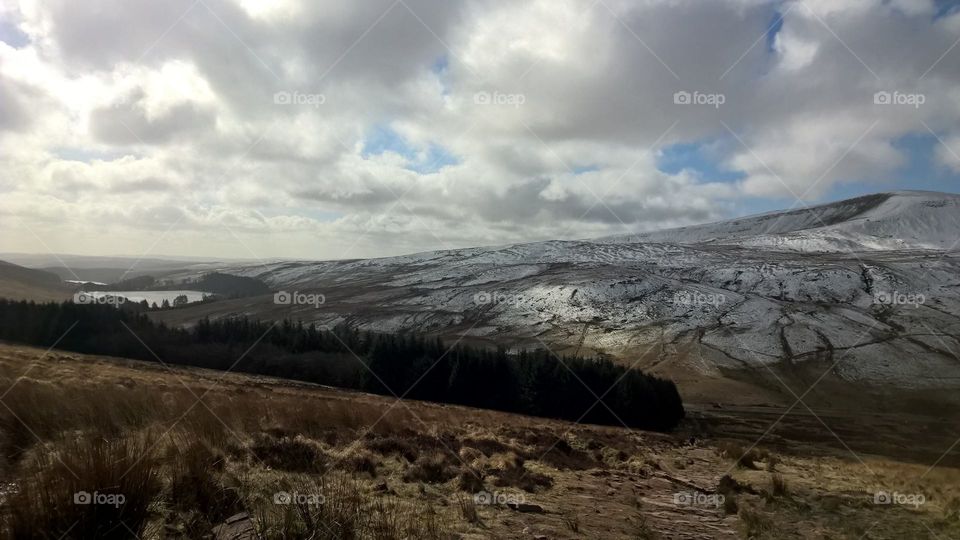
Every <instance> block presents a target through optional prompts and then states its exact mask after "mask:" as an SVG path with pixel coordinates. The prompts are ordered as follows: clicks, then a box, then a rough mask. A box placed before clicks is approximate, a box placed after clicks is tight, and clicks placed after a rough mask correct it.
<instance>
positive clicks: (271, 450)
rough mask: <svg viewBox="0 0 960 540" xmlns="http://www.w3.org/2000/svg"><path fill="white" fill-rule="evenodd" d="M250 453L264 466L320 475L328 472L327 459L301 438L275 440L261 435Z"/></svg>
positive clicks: (311, 444)
mask: <svg viewBox="0 0 960 540" xmlns="http://www.w3.org/2000/svg"><path fill="white" fill-rule="evenodd" d="M250 451H251V453H252V454H253V456H254V457H255V458H257V459H258V460H259V461H261V462H262V463H263V464H264V465H267V466H268V467H272V468H274V469H280V470H283V471H289V472H305V473H320V472H323V471H324V470H326V464H327V457H326V455H324V454H323V453H322V452H321V451H320V450H318V449H317V447H316V446H315V445H314V444H313V443H311V442H309V441H306V440H303V439H300V438H291V437H283V438H280V439H275V438H273V437H270V436H265V435H261V436H259V437H257V438H256V439H255V440H254V443H253V444H252V445H251V446H250Z"/></svg>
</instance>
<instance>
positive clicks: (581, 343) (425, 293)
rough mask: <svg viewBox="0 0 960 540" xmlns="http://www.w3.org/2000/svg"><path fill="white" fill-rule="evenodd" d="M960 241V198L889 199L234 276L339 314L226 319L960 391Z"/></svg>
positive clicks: (299, 312)
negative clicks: (288, 319) (289, 321)
mask: <svg viewBox="0 0 960 540" xmlns="http://www.w3.org/2000/svg"><path fill="white" fill-rule="evenodd" d="M958 238H960V196H958V195H953V194H943V193H930V192H895V193H882V194H877V195H869V196H865V197H859V198H856V199H850V200H846V201H841V202H837V203H831V204H825V205H821V206H817V207H814V208H812V209H802V210H791V211H786V212H775V213H770V214H764V215H759V216H752V217H747V218H741V219H735V220H731V221H725V222H721V223H714V224H709V225H700V226H696V227H686V228H681V229H672V230H667V231H658V232H653V233H644V234H639V235H631V236H624V237H608V238H602V239H597V240H593V241H549V242H537V243H528V244H517V245H510V246H502V247H490V248H471V249H459V250H449V251H435V252H428V253H420V254H415V255H408V256H402V257H389V258H380V259H369V260H354V261H329V262H307V261H302V262H281V263H272V264H265V265H255V266H231V267H228V268H224V269H223V270H224V271H228V272H232V273H237V274H243V275H248V276H254V277H258V278H260V279H262V280H264V281H266V282H267V283H268V284H270V285H271V286H273V287H274V288H276V289H278V290H286V291H294V290H296V291H300V292H317V293H322V294H323V295H324V296H325V299H326V302H325V303H324V304H322V305H320V306H319V307H315V306H313V305H303V306H296V305H294V306H289V305H274V304H273V303H272V302H271V301H270V300H269V299H261V300H259V301H250V300H249V299H247V300H244V301H236V302H234V303H222V305H219V307H217V308H216V309H219V310H233V311H234V312H244V313H254V314H257V315H258V316H266V317H276V318H280V317H285V316H293V317H296V318H300V319H303V320H312V321H318V322H320V323H323V324H331V325H332V324H337V323H341V322H345V323H349V324H352V325H355V326H357V327H360V328H367V329H374V330H386V331H399V330H404V329H417V330H419V331H430V332H436V333H438V334H441V335H445V336H447V337H461V336H466V339H469V340H481V341H484V340H486V341H489V342H490V343H498V344H507V345H511V346H513V345H515V346H524V347H541V346H544V347H550V348H551V349H553V350H555V351H558V352H560V351H563V352H579V353H581V354H584V353H601V354H606V355H611V356H613V357H617V358H621V359H623V360H624V361H630V362H632V361H637V362H639V365H641V366H643V367H645V368H647V369H651V370H659V369H666V367H665V366H667V365H672V367H671V369H673V368H675V367H676V366H677V365H681V366H683V367H684V369H685V370H687V372H694V373H696V374H697V376H698V377H699V376H703V377H726V376H729V375H730V374H732V373H744V372H748V371H751V370H752V371H754V372H756V371H757V370H760V372H764V371H770V372H774V370H771V369H765V368H774V369H775V372H776V373H788V374H789V373H794V374H796V373H799V372H803V373H807V370H809V372H811V373H814V374H817V373H821V372H823V373H829V374H830V376H831V377H835V378H837V379H840V380H844V381H855V382H858V383H864V384H882V385H891V384H892V385H896V386H899V387H911V388H926V389H932V388H938V387H946V388H953V387H956V386H958V385H960V359H958V358H957V357H956V356H955V355H954V354H953V352H954V351H960V340H958V338H957V336H960V258H958V257H957V256H956V255H955V254H954V253H953V252H952V251H951V249H952V248H953V247H954V243H955V242H957V240H958ZM213 305H214V306H218V304H213ZM206 309H211V308H206ZM171 316H174V315H171ZM798 377H799V378H800V379H803V380H806V379H809V378H815V375H814V376H813V377H808V376H807V375H802V376H801V375H798ZM810 382H812V381H810Z"/></svg>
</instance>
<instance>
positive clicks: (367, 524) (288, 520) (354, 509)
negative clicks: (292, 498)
mask: <svg viewBox="0 0 960 540" xmlns="http://www.w3.org/2000/svg"><path fill="white" fill-rule="evenodd" d="M285 487H287V488H288V489H290V491H291V492H298V493H318V494H321V495H322V498H323V504H309V503H306V502H302V503H293V504H286V505H277V504H271V501H267V504H265V505H263V506H262V507H261V514H260V516H259V518H260V519H259V520H258V523H259V524H260V529H261V530H260V533H261V536H262V537H263V538H311V539H314V540H334V539H336V540H339V539H343V538H354V539H358V538H371V539H384V540H387V539H394V538H424V539H440V538H444V537H446V526H445V525H444V524H443V523H441V522H440V520H439V519H438V518H437V515H436V514H435V513H434V512H433V511H432V510H431V509H430V508H428V507H423V506H420V505H411V504H404V503H401V502H399V501H396V500H392V499H391V500H385V499H383V498H374V497H371V496H369V495H367V494H366V493H364V492H363V491H362V490H361V489H360V487H359V485H358V484H357V483H356V482H354V481H353V480H350V479H349V478H346V477H343V476H337V477H334V478H330V477H324V478H321V479H319V480H317V481H315V482H302V483H300V484H298V485H294V486H285Z"/></svg>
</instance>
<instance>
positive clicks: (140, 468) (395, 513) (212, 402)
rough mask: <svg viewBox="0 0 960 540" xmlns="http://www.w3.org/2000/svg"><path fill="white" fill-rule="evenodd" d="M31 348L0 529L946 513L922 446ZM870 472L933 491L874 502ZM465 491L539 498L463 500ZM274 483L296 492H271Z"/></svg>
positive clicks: (731, 528) (752, 526) (10, 373)
mask: <svg viewBox="0 0 960 540" xmlns="http://www.w3.org/2000/svg"><path fill="white" fill-rule="evenodd" d="M11 351H13V352H11ZM21 351H27V352H22V353H21ZM42 352H43V351H36V350H33V349H21V348H4V347H3V346H0V385H3V387H4V388H9V387H10V386H11V385H12V388H11V389H10V391H9V392H8V393H7V394H6V395H5V396H3V398H2V400H0V401H2V404H3V405H4V406H0V450H2V457H3V461H2V462H0V473H2V474H3V478H4V479H6V480H7V481H9V482H10V484H9V485H12V486H15V488H16V489H12V490H10V489H8V488H6V487H5V486H4V485H2V484H0V511H2V514H0V527H2V531H3V534H0V537H12V538H40V537H47V536H48V535H49V536H52V537H54V538H56V537H58V536H59V535H60V534H62V533H63V532H65V530H66V528H68V527H69V526H70V525H71V524H73V523H75V522H76V523H78V524H77V525H76V527H79V528H77V529H74V532H73V533H71V534H69V535H68V537H71V536H74V537H103V538H112V537H128V536H130V533H129V532H127V533H124V534H121V533H118V532H116V530H117V529H116V527H117V526H119V527H120V528H122V529H127V528H129V529H130V530H131V531H134V533H136V534H138V535H139V536H140V537H141V538H144V539H145V540H146V539H152V538H161V537H163V538H184V539H186V538H203V537H205V536H207V535H209V534H210V531H211V529H213V527H215V526H216V525H218V524H220V523H222V522H223V521H224V520H225V519H226V518H227V517H229V516H231V515H234V514H235V513H239V512H244V513H246V514H248V515H250V516H251V518H252V522H253V525H254V527H255V528H256V530H257V532H258V533H259V534H261V535H262V536H263V537H264V538H334V537H345V538H383V539H386V538H442V537H446V535H448V534H450V533H456V534H464V535H466V536H468V537H489V536H498V537H512V536H516V535H517V534H519V532H520V531H521V530H523V529H524V528H529V529H530V533H531V535H538V534H542V535H543V536H547V537H550V538H569V537H571V536H579V537H608V536H611V537H633V538H657V537H661V536H662V537H669V536H670V534H674V533H676V532H678V531H677V529H678V527H679V528H682V529H683V530H682V531H680V532H683V533H687V532H689V533H690V535H691V536H695V537H717V538H734V537H736V536H738V535H753V536H754V537H758V538H780V537H790V534H789V533H788V532H787V531H793V530H809V531H817V532H818V534H819V533H823V536H829V537H847V536H853V537H858V536H861V535H863V534H864V533H865V532H867V531H869V535H868V537H875V538H884V537H885V536H884V534H886V532H887V531H889V535H888V536H889V537H894V536H898V537H923V535H926V534H928V532H926V531H928V529H927V528H928V527H929V530H931V531H934V532H935V533H936V534H937V535H938V536H940V537H943V538H949V537H956V536H958V533H960V517H958V516H960V488H958V486H960V472H958V471H956V470H955V469H949V468H942V467H939V468H936V469H934V472H931V473H930V474H929V475H926V476H924V472H925V471H926V468H927V467H926V466H924V465H918V464H910V463H901V462H897V461H893V460H889V459H880V458H873V457H871V458H867V459H866V465H864V464H860V463H859V462H858V461H855V460H853V459H852V458H851V457H850V456H849V455H844V453H836V454H826V455H815V456H805V455H801V454H799V453H795V454H792V455H787V454H785V453H784V452H783V451H782V450H778V455H779V456H782V457H778V456H777V455H774V454H773V453H771V452H770V451H769V449H767V448H764V447H757V448H753V449H751V450H750V451H748V449H749V448H750V445H751V444H752V442H753V441H752V440H724V441H709V440H702V441H700V442H699V443H698V444H694V443H692V442H688V438H689V437H687V436H685V435H684V434H679V435H677V436H670V435H662V434H650V433H642V432H627V431H625V430H622V429H620V430H618V429H615V428H600V427H592V426H572V425H570V424H567V423H562V422H556V421H550V420H543V419H530V418H524V417H519V416H516V415H508V414H502V413H492V412H488V411H475V410H469V409H463V408H457V407H452V406H438V405H432V404H425V403H416V402H411V403H409V404H408V405H409V407H410V409H412V410H413V411H415V412H410V411H409V410H402V409H401V408H400V407H395V408H394V409H390V408H389V407H390V405H391V404H392V400H388V399H383V398H380V397H376V396H368V395H364V394H357V393H347V392H336V391H330V390H322V389H317V388H315V387H310V386H307V385H300V384H297V383H290V382H283V381H275V380H269V379H264V378H256V377H248V376H242V375H235V374H227V375H224V374H221V373H216V372H208V371H204V370H187V369H180V370H176V372H175V373H169V372H167V371H166V369H164V368H163V367H162V366H158V365H153V364H145V363H135V362H125V361H119V360H110V361H106V360H91V359H90V358H89V357H84V356H82V355H72V354H71V355H64V354H60V353H57V352H55V351H54V352H53V353H51V355H50V356H49V357H46V358H43V359H41V360H40V361H38V360H37V359H38V358H39V357H40V355H41V354H42ZM34 363H35V365H33V364H34ZM31 365H33V367H32V368H30V370H29V372H28V377H26V378H20V379H19V380H18V377H21V375H22V374H23V373H24V372H25V371H26V370H27V368H28V367H30V366H31ZM14 381H17V382H16V384H12V383H13V382H14ZM198 396H202V397H203V400H202V403H199V402H198V401H197V397H198ZM8 408H9V409H8ZM404 409H405V408H404ZM414 414H416V416H414ZM561 436H562V437H561ZM941 452H942V449H941ZM61 460H62V461H63V463H61ZM67 466H69V467H70V468H72V469H75V472H76V474H77V478H74V477H73V476H72V475H71V473H70V472H68V470H67V469H66V467H67ZM128 468H129V469H131V472H130V473H129V474H127V475H123V474H122V473H123V472H124V471H123V470H121V469H128ZM725 475H726V476H725ZM670 478H672V479H675V480H677V481H683V482H687V483H689V484H692V485H700V486H703V489H704V490H706V491H708V492H709V491H713V490H711V489H708V488H710V487H713V486H716V488H715V491H716V492H717V493H720V494H723V495H724V504H723V505H722V507H719V508H706V509H705V508H692V507H691V506H682V505H680V506H678V505H674V504H673V495H674V493H675V492H677V491H678V490H687V489H688V488H687V487H682V485H678V484H676V483H674V480H670ZM878 488H884V489H887V490H889V491H898V492H900V493H923V494H925V495H926V496H927V498H928V500H929V501H930V502H929V503H928V504H927V505H926V506H924V507H921V508H918V509H914V508H903V507H889V506H888V507H878V506H877V505H874V504H872V492H873V490H875V489H878ZM94 490H100V491H99V492H100V493H103V494H117V493H118V492H119V491H122V492H123V494H124V495H125V496H127V497H128V498H127V501H126V502H125V504H124V506H123V507H122V510H123V511H122V513H118V512H117V509H116V508H107V507H100V506H96V507H92V506H87V505H74V504H72V495H73V493H74V492H75V491H87V492H90V493H93V491H94ZM480 491H489V492H491V493H495V492H498V493H499V494H500V495H501V496H504V495H506V496H508V497H523V498H525V500H526V502H529V503H534V504H536V505H538V506H541V507H543V509H544V510H543V512H542V513H540V512H535V513H520V512H516V511H514V510H511V509H510V508H508V507H507V506H506V505H503V504H493V505H480V506H477V505H476V504H475V503H474V500H473V494H475V493H477V492H480ZM277 493H290V494H299V495H305V496H308V497H307V498H306V499H302V498H300V499H296V500H294V501H292V502H291V504H275V501H274V497H275V496H276V494H277ZM309 496H322V499H323V500H324V504H315V502H316V500H315V499H313V500H311V499H310V498H309ZM641 505H642V508H643V509H644V511H643V513H640V512H639V510H638V508H640V507H641ZM118 524H119V525H118ZM871 527H873V529H871ZM738 529H739V530H738ZM30 531H34V532H30ZM878 531H885V532H884V533H883V534H881V533H879V532H878ZM112 535H116V536H112Z"/></svg>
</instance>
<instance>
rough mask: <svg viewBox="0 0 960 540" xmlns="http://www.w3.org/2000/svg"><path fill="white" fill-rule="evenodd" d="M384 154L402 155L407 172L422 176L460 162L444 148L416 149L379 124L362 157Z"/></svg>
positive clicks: (367, 140) (365, 146) (364, 143)
mask: <svg viewBox="0 0 960 540" xmlns="http://www.w3.org/2000/svg"><path fill="white" fill-rule="evenodd" d="M384 152H393V153H395V154H398V155H400V156H401V157H403V158H404V159H405V160H406V161H407V164H406V166H405V168H406V169H407V170H410V171H414V172H417V173H420V174H429V173H434V172H437V171H439V170H440V169H442V168H444V167H446V166H448V165H456V164H457V163H459V162H460V161H459V160H458V159H457V158H456V156H454V155H453V154H451V153H450V151H449V150H447V149H446V148H444V147H443V146H440V145H438V144H434V143H430V144H429V145H428V146H427V147H426V148H415V147H413V146H411V145H410V143H409V142H408V141H407V140H406V139H404V138H403V136H401V135H400V134H399V133H397V132H396V131H394V130H393V128H391V127H390V126H388V125H385V124H379V125H376V126H374V127H373V129H372V130H371V132H370V133H369V134H368V135H367V138H366V139H365V140H364V142H363V150H362V151H361V152H360V155H361V156H363V157H364V158H369V157H370V156H378V155H381V154H383V153H384Z"/></svg>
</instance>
